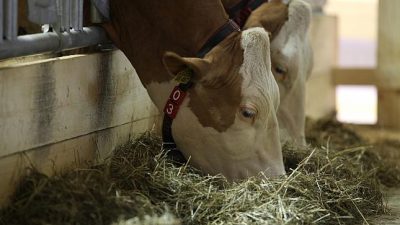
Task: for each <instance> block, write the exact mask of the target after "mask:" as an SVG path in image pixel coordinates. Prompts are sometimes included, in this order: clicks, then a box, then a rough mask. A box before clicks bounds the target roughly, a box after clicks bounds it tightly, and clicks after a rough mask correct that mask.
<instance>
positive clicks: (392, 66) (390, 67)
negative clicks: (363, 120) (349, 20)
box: [378, 0, 400, 129]
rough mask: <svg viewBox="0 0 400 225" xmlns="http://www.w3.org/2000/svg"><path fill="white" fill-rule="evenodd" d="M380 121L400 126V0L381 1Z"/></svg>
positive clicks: (379, 54) (379, 44) (379, 38)
mask: <svg viewBox="0 0 400 225" xmlns="http://www.w3.org/2000/svg"><path fill="white" fill-rule="evenodd" d="M378 24H379V27H378V71H379V80H380V83H381V85H380V87H379V89H378V95H379V101H378V124H379V125H381V126H384V127H387V128H395V129H400V118H399V116H400V42H399V40H400V29H399V27H400V1H399V0H380V1H379V22H378Z"/></svg>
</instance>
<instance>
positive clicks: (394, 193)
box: [371, 188, 400, 225]
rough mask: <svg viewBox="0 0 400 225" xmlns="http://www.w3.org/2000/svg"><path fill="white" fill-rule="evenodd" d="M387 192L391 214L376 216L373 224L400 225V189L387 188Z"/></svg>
mask: <svg viewBox="0 0 400 225" xmlns="http://www.w3.org/2000/svg"><path fill="white" fill-rule="evenodd" d="M385 193H386V199H387V205H388V207H389V210H390V214H389V215H385V216H380V217H377V218H374V219H373V220H372V221H371V222H372V224H382V225H395V224H396V225H398V224H400V189H399V188H395V189H393V188H392V189H387V190H386V191H385Z"/></svg>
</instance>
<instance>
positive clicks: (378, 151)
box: [306, 117, 400, 187]
mask: <svg viewBox="0 0 400 225" xmlns="http://www.w3.org/2000/svg"><path fill="white" fill-rule="evenodd" d="M306 134H307V137H306V139H307V142H308V143H311V144H312V145H314V146H326V145H328V146H330V148H331V149H333V150H335V151H343V150H346V149H348V148H353V147H357V146H367V147H366V148H365V150H366V152H365V153H364V157H363V158H362V159H361V160H362V161H363V162H362V164H363V165H364V166H367V167H368V168H367V169H372V168H376V170H377V176H378V178H379V180H380V182H381V183H382V184H383V185H385V186H387V187H400V163H399V162H400V142H399V141H395V140H383V141H379V142H374V143H371V142H369V141H368V140H365V139H363V138H362V137H361V136H360V135H358V134H357V133H356V132H355V131H354V130H352V129H351V128H349V127H347V126H346V125H345V124H343V123H340V122H338V121H337V120H336V119H334V118H332V117H327V118H325V119H321V120H317V121H313V120H311V119H307V123H306Z"/></svg>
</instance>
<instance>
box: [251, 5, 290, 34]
mask: <svg viewBox="0 0 400 225" xmlns="http://www.w3.org/2000/svg"><path fill="white" fill-rule="evenodd" d="M288 18H289V9H288V6H287V5H286V4H284V3H282V2H281V1H271V2H268V3H264V4H262V5H261V6H260V7H258V8H257V9H256V10H254V11H253V12H252V13H251V15H250V16H249V18H248V19H247V21H246V24H245V25H244V29H247V28H251V27H263V28H264V29H265V30H266V31H268V32H269V33H270V34H271V38H270V39H271V40H273V39H274V38H275V37H276V35H278V33H279V31H280V30H281V28H282V26H283V25H284V24H285V22H286V21H287V20H288Z"/></svg>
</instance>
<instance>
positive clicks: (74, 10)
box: [70, 0, 79, 30]
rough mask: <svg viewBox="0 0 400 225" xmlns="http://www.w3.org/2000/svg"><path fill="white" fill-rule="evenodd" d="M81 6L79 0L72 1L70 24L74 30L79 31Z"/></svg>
mask: <svg viewBox="0 0 400 225" xmlns="http://www.w3.org/2000/svg"><path fill="white" fill-rule="evenodd" d="M78 7H79V5H78V0H71V17H70V24H71V27H72V29H74V30H78V26H79V24H78V23H79V8H78Z"/></svg>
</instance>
